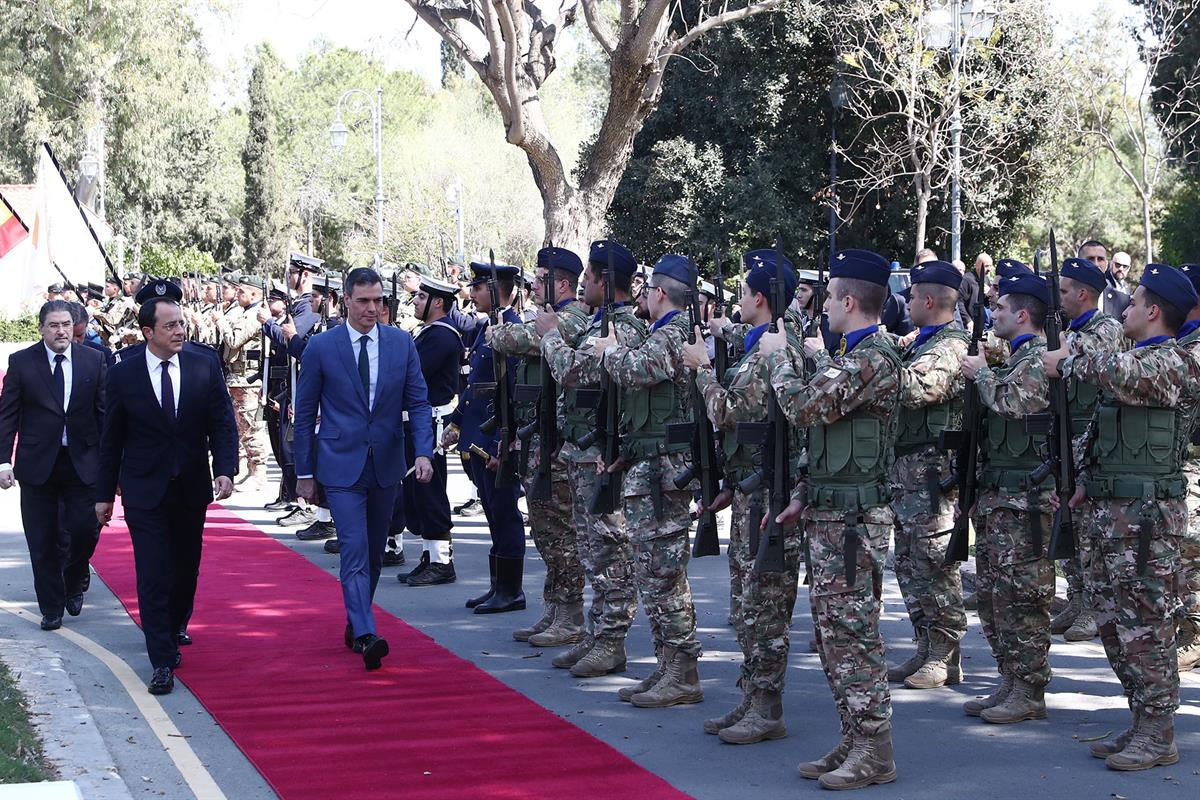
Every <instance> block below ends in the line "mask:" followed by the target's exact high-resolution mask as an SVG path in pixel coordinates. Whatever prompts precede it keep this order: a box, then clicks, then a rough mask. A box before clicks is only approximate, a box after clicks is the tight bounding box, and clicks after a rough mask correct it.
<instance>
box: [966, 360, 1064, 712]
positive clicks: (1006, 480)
mask: <svg viewBox="0 0 1200 800" xmlns="http://www.w3.org/2000/svg"><path fill="white" fill-rule="evenodd" d="M1045 352H1046V340H1045V339H1043V338H1041V337H1032V338H1030V339H1028V340H1026V341H1024V342H1022V343H1020V344H1019V345H1018V347H1017V348H1016V350H1014V351H1013V352H1012V354H1011V355H1010V356H1009V358H1008V362H1007V363H1006V364H1005V366H1004V367H1002V368H1000V369H996V370H993V369H992V368H991V367H984V368H983V369H981V370H979V372H978V373H977V374H976V376H975V389H976V391H978V392H979V399H980V401H981V402H982V404H983V405H984V406H985V407H986V409H987V411H988V412H990V413H988V415H987V420H986V422H985V430H986V438H985V441H984V444H983V446H982V448H981V455H982V457H983V468H982V473H981V476H980V480H979V497H978V500H977V501H976V508H977V513H978V515H979V516H981V517H983V520H984V522H983V529H982V531H980V532H979V533H980V535H979V537H978V538H977V540H976V542H975V567H976V575H977V581H978V594H979V621H980V624H981V626H982V628H983V633H984V636H986V637H987V640H988V644H989V645H990V646H991V649H992V657H993V658H995V659H996V664H997V667H998V669H999V672H1000V674H1001V675H1004V676H1008V677H1012V678H1016V679H1020V680H1022V681H1024V682H1026V683H1028V684H1029V685H1030V686H1032V687H1034V688H1035V689H1040V688H1041V687H1044V686H1045V685H1046V684H1048V683H1049V682H1050V662H1049V660H1048V659H1047V655H1048V654H1049V652H1050V602H1051V600H1053V598H1054V565H1053V564H1051V563H1050V561H1048V560H1047V559H1046V545H1047V544H1048V543H1049V539H1050V533H1051V518H1050V515H1049V514H1047V513H1046V510H1047V509H1049V508H1050V494H1051V489H1050V488H1044V489H1043V488H1039V487H1031V486H1030V485H1029V471H1030V470H1031V469H1033V468H1034V467H1036V466H1037V465H1038V464H1040V463H1041V460H1042V457H1041V447H1040V442H1039V441H1034V440H1031V439H1030V437H1028V436H1026V435H1025V433H1024V423H1025V416H1026V415H1028V414H1033V413H1037V412H1039V411H1043V410H1045V408H1046V407H1047V405H1048V404H1049V401H1048V391H1049V390H1048V384H1047V381H1046V371H1045V368H1044V366H1043V365H1042V354H1043V353H1045ZM1051 486H1052V484H1051Z"/></svg>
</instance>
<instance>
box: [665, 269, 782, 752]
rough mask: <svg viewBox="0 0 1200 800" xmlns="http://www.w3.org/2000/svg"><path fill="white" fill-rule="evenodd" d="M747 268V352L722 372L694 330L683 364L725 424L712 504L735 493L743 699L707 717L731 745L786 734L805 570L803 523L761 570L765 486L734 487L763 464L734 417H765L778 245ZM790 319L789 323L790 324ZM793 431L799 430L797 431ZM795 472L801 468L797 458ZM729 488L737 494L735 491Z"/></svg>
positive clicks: (733, 589) (732, 569)
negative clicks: (761, 348)
mask: <svg viewBox="0 0 1200 800" xmlns="http://www.w3.org/2000/svg"><path fill="white" fill-rule="evenodd" d="M743 259H744V261H745V265H746V268H747V270H748V271H747V272H746V279H745V283H743V284H742V287H741V300H740V303H741V308H742V320H743V322H745V323H746V324H748V325H750V326H751V327H750V330H749V333H748V335H746V336H745V337H743V339H744V342H743V343H744V344H747V345H748V348H747V351H746V353H745V355H743V356H742V358H741V359H740V360H739V361H738V363H737V364H735V365H733V366H732V367H730V369H729V370H727V371H726V374H725V375H717V374H715V372H714V371H713V365H712V363H711V361H710V360H709V357H708V353H707V351H706V349H705V347H704V342H703V341H702V340H701V339H700V338H699V337H697V341H696V342H695V343H694V344H688V345H685V346H684V349H683V363H684V365H685V366H686V367H687V368H689V369H694V370H696V385H697V386H698V387H699V388H700V391H701V392H702V393H703V395H704V402H705V405H706V406H707V408H708V417H709V419H710V420H711V421H712V423H713V424H714V425H716V426H717V428H718V429H720V430H723V431H724V432H725V434H724V450H725V487H726V488H725V490H724V491H723V492H722V493H721V494H720V495H718V496H717V499H716V501H715V503H714V508H716V509H718V510H719V509H720V508H721V507H723V506H724V505H725V504H727V503H728V502H729V500H730V499H732V502H733V512H732V522H731V525H730V529H729V548H728V550H727V552H728V555H729V578H730V580H729V610H730V618H731V620H732V622H733V627H734V630H735V631H736V632H737V640H738V644H739V645H740V647H741V649H742V669H741V675H740V676H739V678H738V686H739V687H740V688H741V690H742V700H741V702H740V703H739V704H738V706H737V707H736V708H735V709H734V710H733V711H731V712H729V713H728V714H726V715H724V716H722V717H716V718H714V719H710V720H706V721H705V723H704V731H705V732H706V733H712V734H717V735H718V736H720V738H721V740H722V741H725V742H729V743H731V744H752V743H754V742H761V741H763V740H764V739H781V738H783V737H784V736H787V726H786V725H785V724H784V721H783V696H782V693H783V682H784V673H785V671H786V668H787V657H788V648H789V637H788V628H789V626H790V624H791V620H792V611H793V609H794V608H795V606H796V586H797V582H798V578H799V572H800V560H801V553H802V551H803V541H802V537H801V533H800V528H799V526H789V527H788V529H787V536H786V538H785V539H784V569H783V570H782V571H781V572H764V573H756V572H755V571H754V560H755V557H756V555H757V553H755V552H751V549H750V542H751V539H757V538H758V537H757V536H753V537H752V536H751V533H750V531H751V526H753V527H754V529H755V531H756V532H757V527H758V526H759V524H760V523H761V521H762V517H763V509H765V508H767V495H768V488H769V487H768V486H767V485H766V484H764V485H763V486H762V487H760V488H759V489H757V490H755V491H753V492H750V493H749V494H743V493H742V492H740V491H736V492H735V491H734V488H735V487H737V486H738V484H739V483H740V482H741V481H743V480H744V479H746V478H748V477H750V476H751V475H753V474H754V473H755V472H756V471H757V469H758V466H757V464H756V462H755V459H756V456H757V455H758V453H757V451H756V449H755V448H753V447H749V446H747V445H743V444H739V443H738V441H737V436H736V435H735V433H736V430H737V423H739V422H765V421H766V419H767V403H768V401H769V399H770V394H769V392H768V387H769V385H770V371H769V369H768V367H767V362H766V359H765V358H762V357H760V355H759V353H758V340H759V337H760V336H761V335H762V334H763V332H765V331H766V329H767V327H768V325H769V323H770V322H771V319H772V313H771V300H770V298H771V279H772V278H773V277H774V275H775V262H776V253H775V251H774V250H753V251H750V252H748V253H746V254H745V256H744V257H743ZM783 276H784V289H785V292H786V296H787V297H791V295H792V292H793V291H794V290H795V286H796V273H795V271H794V270H793V268H792V265H791V263H790V262H788V261H787V260H786V259H785V260H784V269H783ZM786 324H787V323H786V322H785V325H786ZM788 333H789V334H790V336H789V339H788V347H789V348H790V350H791V353H792V355H793V356H794V357H795V358H797V359H799V358H800V353H801V349H800V341H801V337H800V330H799V328H797V327H789V328H788ZM792 432H793V433H795V431H794V430H793V431H792ZM801 444H802V443H801V442H799V441H794V442H793V443H792V448H791V450H790V451H789V452H790V454H791V455H792V457H793V460H794V461H795V462H798V461H799V456H800V453H801ZM791 474H793V475H797V474H799V464H798V463H794V464H793V465H792V472H791ZM730 495H732V498H730Z"/></svg>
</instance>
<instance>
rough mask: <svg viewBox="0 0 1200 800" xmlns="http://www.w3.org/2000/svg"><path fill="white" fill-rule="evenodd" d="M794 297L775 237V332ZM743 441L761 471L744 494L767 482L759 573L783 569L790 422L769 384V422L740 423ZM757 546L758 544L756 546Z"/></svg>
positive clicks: (757, 540)
mask: <svg viewBox="0 0 1200 800" xmlns="http://www.w3.org/2000/svg"><path fill="white" fill-rule="evenodd" d="M790 302H791V298H789V297H787V288H786V284H785V282H784V279H783V238H782V237H780V238H778V239H776V240H775V275H774V276H772V278H771V331H772V332H778V331H781V330H783V329H784V328H783V325H784V323H783V316H784V314H785V313H786V312H787V308H788V304H789V303H790ZM736 435H737V438H738V443H739V444H747V445H758V447H759V462H760V467H759V471H758V472H756V473H755V474H753V475H751V476H750V477H748V478H746V479H745V480H744V481H742V482H741V483H739V484H738V490H739V491H741V492H742V493H743V494H751V493H753V492H755V491H757V490H758V489H759V487H761V486H762V485H763V484H764V483H766V484H767V486H768V490H767V529H766V535H765V536H758V535H756V532H757V530H758V529H757V527H754V525H755V523H756V522H757V520H751V525H752V527H751V543H752V547H753V550H754V552H755V558H754V571H755V572H782V571H783V569H784V552H783V540H784V532H783V526H782V525H780V524H779V523H778V522H777V521H776V519H777V518H778V517H779V515H780V514H782V513H783V509H784V508H785V507H786V506H787V504H788V502H789V501H790V500H791V488H792V487H791V476H790V475H789V474H788V473H789V472H790V469H789V466H790V465H789V461H790V455H789V449H790V448H789V447H788V423H787V417H786V416H785V415H784V413H783V409H782V408H780V406H779V397H778V396H777V395H776V394H775V389H774V388H773V387H771V386H768V387H767V421H766V422H765V423H764V422H739V423H738V424H737V433H736ZM755 544H756V545H757V546H754V545H755Z"/></svg>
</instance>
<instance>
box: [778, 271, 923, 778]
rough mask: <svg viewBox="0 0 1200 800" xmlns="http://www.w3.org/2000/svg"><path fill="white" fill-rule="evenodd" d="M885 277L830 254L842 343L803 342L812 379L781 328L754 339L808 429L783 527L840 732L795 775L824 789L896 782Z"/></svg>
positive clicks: (832, 322)
mask: <svg viewBox="0 0 1200 800" xmlns="http://www.w3.org/2000/svg"><path fill="white" fill-rule="evenodd" d="M890 272H891V266H890V264H889V262H888V261H887V260H886V259H885V258H883V257H882V256H880V255H878V254H876V253H872V252H869V251H866V250H843V251H842V252H840V253H838V254H837V256H836V257H835V258H834V260H833V263H832V266H831V268H830V272H829V275H830V283H829V296H828V298H827V299H826V301H825V311H826V314H827V315H828V319H829V329H830V330H831V331H832V332H834V333H835V334H841V342H840V346H839V348H838V354H837V355H836V356H832V357H831V356H830V355H829V354H828V352H827V351H826V350H825V349H824V342H823V341H822V340H820V339H818V338H816V337H813V338H809V339H806V340H805V342H804V349H805V353H806V355H808V356H809V357H811V358H813V360H814V362H815V366H816V369H815V371H814V375H813V377H812V378H810V379H807V380H806V379H805V378H804V375H803V367H802V366H798V365H797V364H795V363H794V360H793V359H791V358H790V357H789V355H788V353H787V351H786V349H785V348H784V344H785V342H786V339H785V335H784V334H783V333H782V332H779V333H771V332H768V333H765V334H763V337H762V339H761V340H760V342H759V351H760V352H761V353H769V356H768V363H769V364H770V367H771V385H772V386H773V387H774V389H775V392H776V394H777V396H778V397H779V402H780V407H781V408H782V409H783V411H784V413H785V414H786V416H787V418H788V420H789V421H790V422H791V423H792V424H793V425H795V426H797V427H802V428H808V498H807V503H806V504H805V505H804V506H803V507H801V505H800V503H799V501H797V500H793V501H792V503H790V504H789V506H788V510H787V512H785V515H784V520H783V521H786V520H787V519H788V518H789V516H790V515H791V514H793V513H800V511H801V510H802V511H803V514H804V519H805V532H806V534H807V536H808V547H809V558H810V561H809V572H810V575H811V576H812V586H811V589H810V596H811V602H812V613H813V621H814V623H815V627H816V631H817V643H818V646H819V647H820V656H821V666H822V667H823V668H824V670H825V675H826V677H827V678H828V680H829V685H830V688H831V689H832V690H833V697H834V702H835V703H836V705H837V708H838V716H839V717H840V720H841V733H842V738H841V741H840V742H839V743H838V745H837V746H836V747H835V748H834V749H833V750H832V751H830V752H829V753H827V754H826V755H825V756H823V757H822V758H820V759H817V760H816V761H808V762H804V763H802V764H800V767H799V770H800V774H801V775H802V776H803V777H805V778H810V779H818V780H819V781H820V783H821V786H822V787H824V788H828V789H856V788H859V787H863V786H868V785H870V784H873V783H887V782H889V781H893V780H895V778H896V764H895V761H894V760H893V758H892V733H891V716H892V704H891V695H890V693H889V691H888V684H887V663H886V662H885V660H884V652H883V639H882V637H881V636H880V633H879V612H880V609H881V606H882V603H881V601H880V588H881V587H882V581H883V562H884V558H885V556H886V555H887V549H888V538H889V536H890V535H891V532H892V526H893V522H894V517H893V514H892V510H891V507H890V506H889V505H888V501H889V500H890V498H891V489H890V486H889V485H888V470H889V469H890V467H891V465H892V460H893V457H894V448H895V444H896V433H897V415H896V412H895V409H896V407H897V405H898V404H899V399H900V398H899V395H900V354H899V353H898V352H897V351H896V348H895V346H894V345H893V343H892V338H891V337H890V336H889V335H888V334H887V332H886V331H884V330H883V328H882V327H881V326H880V325H879V315H880V312H881V311H882V310H883V304H884V301H885V300H886V299H887V286H888V278H889V275H890ZM848 557H849V558H848Z"/></svg>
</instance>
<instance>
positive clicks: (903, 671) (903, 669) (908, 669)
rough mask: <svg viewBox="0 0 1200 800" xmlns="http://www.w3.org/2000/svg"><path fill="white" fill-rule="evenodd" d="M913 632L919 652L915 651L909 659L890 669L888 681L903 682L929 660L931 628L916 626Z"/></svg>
mask: <svg viewBox="0 0 1200 800" xmlns="http://www.w3.org/2000/svg"><path fill="white" fill-rule="evenodd" d="M913 634H914V635H915V636H916V642H917V652H915V653H913V654H912V657H911V658H909V659H908V661H905V662H904V663H903V664H897V665H896V666H894V667H892V668H891V669H889V670H888V683H901V682H902V681H904V679H905V678H907V677H908V676H909V675H912V674H913V673H914V672H916V671H917V670H919V669H920V668H921V665H922V664H924V663H925V662H926V661H928V660H929V629H928V628H914V629H913Z"/></svg>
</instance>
